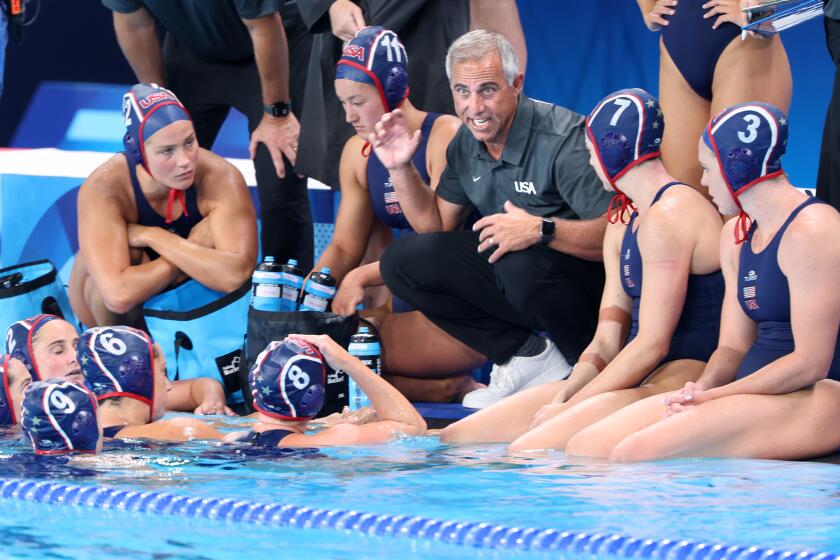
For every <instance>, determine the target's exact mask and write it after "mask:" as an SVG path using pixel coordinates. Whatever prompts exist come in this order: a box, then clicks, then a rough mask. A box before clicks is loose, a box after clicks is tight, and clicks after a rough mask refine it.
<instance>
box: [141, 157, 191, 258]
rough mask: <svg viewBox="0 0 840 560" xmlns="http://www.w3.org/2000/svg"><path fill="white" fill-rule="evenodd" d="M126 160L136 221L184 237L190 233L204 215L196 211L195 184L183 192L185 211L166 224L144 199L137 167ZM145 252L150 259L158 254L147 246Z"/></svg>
mask: <svg viewBox="0 0 840 560" xmlns="http://www.w3.org/2000/svg"><path fill="white" fill-rule="evenodd" d="M126 161H127V162H128V172H129V173H130V174H131V188H132V189H133V190H134V203H135V205H136V206H137V223H138V224H139V225H141V226H149V227H159V228H163V229H165V230H167V231H171V232H172V233H174V234H175V235H177V236H179V237H183V238H184V239H186V238H187V237H188V236H189V235H190V230H192V228H193V227H194V226H195V225H196V224H197V223H198V222H200V221H201V220H202V218H203V217H204V216H202V215H201V212H199V211H198V195H197V194H196V189H195V185H193V186H191V187H190V188H188V189H187V190H186V192H185V193H184V198H185V200H186V203H187V208H186V212H184V213H182V214H181V216H180V217H179V218H178V219H177V220H172V222H170V223H168V224H167V223H166V218H164V217H163V216H161V215H160V214H158V213H157V212H155V210H154V208H152V206H151V205H150V204H149V201H148V200H146V195H144V194H143V190H142V189H141V188H140V181H139V180H138V179H137V167H136V166H135V165H134V164H133V163H131V160H130V158H129V157H128V156H126ZM188 214H189V215H188ZM146 253H147V254H148V255H149V258H150V259H152V260H154V259H156V258H157V257H158V256H159V255H158V254H157V253H156V252H155V251H152V250H151V249H150V248H148V247H147V248H146Z"/></svg>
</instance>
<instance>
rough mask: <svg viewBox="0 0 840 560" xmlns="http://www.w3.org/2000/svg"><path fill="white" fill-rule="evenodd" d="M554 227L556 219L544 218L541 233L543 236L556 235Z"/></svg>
mask: <svg viewBox="0 0 840 560" xmlns="http://www.w3.org/2000/svg"><path fill="white" fill-rule="evenodd" d="M554 229H555V224H554V220H551V219H543V222H542V228H540V233H541V234H542V236H543V237H554Z"/></svg>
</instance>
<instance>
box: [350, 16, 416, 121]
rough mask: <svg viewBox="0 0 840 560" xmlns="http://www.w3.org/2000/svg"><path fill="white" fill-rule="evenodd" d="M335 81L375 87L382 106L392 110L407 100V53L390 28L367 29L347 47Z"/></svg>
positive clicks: (388, 110)
mask: <svg viewBox="0 0 840 560" xmlns="http://www.w3.org/2000/svg"><path fill="white" fill-rule="evenodd" d="M335 79H336V80H340V79H343V80H352V81H354V82H360V83H363V84H371V85H373V86H376V89H377V90H378V91H379V95H380V96H381V98H382V106H383V107H385V110H386V111H387V112H390V111H393V110H394V109H396V108H397V107H399V106H400V104H402V102H403V100H405V98H406V97H408V54H407V53H406V51H405V47H404V46H403V44H402V43H401V42H400V38H399V37H398V36H397V34H396V33H394V32H393V31H391V30H390V29H385V28H384V27H382V26H379V25H374V26H371V27H365V28H364V29H362V30H361V31H359V32H358V33H356V36H355V37H353V39H351V40H350V41H349V42H348V43H347V45H345V47H344V50H343V51H342V53H341V59H339V61H338V65H337V66H336V68H335Z"/></svg>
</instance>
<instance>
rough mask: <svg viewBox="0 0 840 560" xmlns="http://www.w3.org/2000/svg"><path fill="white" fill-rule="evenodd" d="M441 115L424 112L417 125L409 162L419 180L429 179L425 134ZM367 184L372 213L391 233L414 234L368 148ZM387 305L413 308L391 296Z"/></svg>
mask: <svg viewBox="0 0 840 560" xmlns="http://www.w3.org/2000/svg"><path fill="white" fill-rule="evenodd" d="M440 116H441V115H440V114H439V113H428V114H427V115H426V118H425V119H423V124H422V126H421V127H420V133H421V134H422V135H423V140H422V141H421V142H420V146H419V147H418V148H417V152H416V153H415V154H414V157H413V158H412V160H411V161H412V163H413V164H414V167H416V168H417V171H418V172H419V173H420V177H421V178H422V179H423V182H424V183H426V184H428V183H429V173H428V171H427V169H426V167H427V166H426V147H427V145H428V143H429V136H431V132H432V127H433V126H434V124H435V121H436V120H437V118H438V117H440ZM367 187H368V194H369V195H370V203H371V205H372V206H373V213H374V214H375V215H376V217H377V218H378V219H379V221H380V222H382V223H383V224H385V225H386V226H388V227H390V228H391V229H392V230H397V231H395V232H394V237H395V238H399V237H403V236H406V235H414V229H412V227H411V224H409V223H408V220H407V219H406V218H405V215H404V214H403V211H402V208H401V207H400V201H399V198H398V197H397V193H396V192H394V184H393V183H392V182H391V174H390V173H389V172H388V170H387V169H385V166H384V165H382V162H381V161H379V158H378V157H376V153H375V152H373V151H372V150H371V153H370V157H369V158H368V165H367ZM391 308H392V310H393V311H394V312H395V313H402V312H406V311H413V310H414V309H415V307H413V306H412V305H410V304H409V303H407V302H405V301H403V300H401V299H399V298H397V297H392V300H391Z"/></svg>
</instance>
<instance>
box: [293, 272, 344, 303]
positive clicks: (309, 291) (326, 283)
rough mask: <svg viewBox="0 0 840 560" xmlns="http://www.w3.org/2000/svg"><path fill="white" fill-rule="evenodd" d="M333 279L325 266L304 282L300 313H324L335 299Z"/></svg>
mask: <svg viewBox="0 0 840 560" xmlns="http://www.w3.org/2000/svg"><path fill="white" fill-rule="evenodd" d="M335 284H336V282H335V278H333V277H332V276H330V269H329V267H327V266H325V267H324V268H322V269H321V271H320V272H316V273H315V274H313V275H312V276H310V277H309V280H307V281H306V286H305V287H304V288H303V302H302V303H301V304H300V308H299V309H300V310H301V311H326V310H327V308H329V306H330V302H331V301H332V298H333V297H335Z"/></svg>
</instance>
